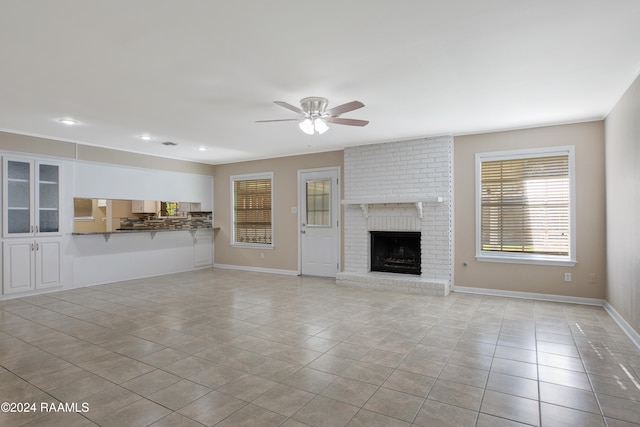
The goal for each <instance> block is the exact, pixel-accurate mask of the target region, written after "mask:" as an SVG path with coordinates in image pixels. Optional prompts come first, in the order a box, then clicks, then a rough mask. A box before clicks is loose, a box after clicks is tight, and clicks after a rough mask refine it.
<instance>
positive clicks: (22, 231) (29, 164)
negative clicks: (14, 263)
mask: <svg viewBox="0 0 640 427" xmlns="http://www.w3.org/2000/svg"><path fill="white" fill-rule="evenodd" d="M2 170H3V192H2V197H3V207H4V215H3V216H2V222H3V224H2V225H3V233H4V237H25V236H47V235H51V236H53V235H58V234H60V165H58V164H55V163H51V162H45V161H38V160H29V159H21V158H13V157H4V158H3V168H2Z"/></svg>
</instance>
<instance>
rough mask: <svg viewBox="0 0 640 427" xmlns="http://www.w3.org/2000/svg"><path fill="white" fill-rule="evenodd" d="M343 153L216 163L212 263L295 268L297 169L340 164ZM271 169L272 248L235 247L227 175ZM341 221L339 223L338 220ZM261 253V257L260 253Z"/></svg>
mask: <svg viewBox="0 0 640 427" xmlns="http://www.w3.org/2000/svg"><path fill="white" fill-rule="evenodd" d="M343 158H344V156H343V152H342V151H331V152H327V153H318V154H308V155H301V156H291V157H281V158H277V159H267V160H258V161H252V162H242V163H232V164H226V165H218V166H216V175H215V182H214V191H213V194H214V201H213V206H214V226H215V227H220V230H219V231H217V232H216V235H215V254H216V259H215V262H216V264H224V265H234V266H243V267H253V268H259V269H274V270H289V271H297V270H298V215H297V214H293V213H291V208H292V207H297V206H298V183H297V180H298V175H297V174H298V170H300V169H313V168H321V167H329V166H339V167H341V168H342V166H343ZM260 172H273V174H274V175H273V209H274V236H273V241H274V247H273V249H264V248H239V247H232V246H231V244H230V242H231V208H230V205H231V181H230V179H231V176H232V175H240V174H248V173H260ZM341 223H342V222H341ZM261 253H264V258H260V254H261Z"/></svg>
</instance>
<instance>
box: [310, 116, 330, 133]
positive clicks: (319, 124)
mask: <svg viewBox="0 0 640 427" xmlns="http://www.w3.org/2000/svg"><path fill="white" fill-rule="evenodd" d="M313 127H314V128H315V130H316V132H318V133H319V134H320V135H322V134H323V133H325V132H326V131H328V130H329V126H327V124H326V123H325V122H324V120H322V119H321V118H319V117H318V118H317V119H315V120H314V121H313Z"/></svg>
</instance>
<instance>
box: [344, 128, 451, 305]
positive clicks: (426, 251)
mask: <svg viewBox="0 0 640 427" xmlns="http://www.w3.org/2000/svg"><path fill="white" fill-rule="evenodd" d="M452 150H453V138H452V137H450V136H445V137H438V138H425V139H418V140H411V141H399V142H389V143H383V144H374V145H366V146H358V147H350V148H347V149H345V154H344V156H345V158H344V200H343V201H342V203H343V205H344V271H342V272H340V273H338V275H337V278H336V283H337V284H339V285H345V286H360V287H369V288H377V289H389V290H396V291H403V292H411V293H420V294H428V295H443V296H444V295H447V294H448V293H449V292H450V289H451V274H452V229H451V225H452V221H453V207H452V199H451V195H452V190H453V188H452V186H453V183H452V169H453V152H452ZM372 232H374V235H375V234H376V233H375V232H385V233H390V234H387V235H393V234H394V233H396V234H397V233H413V235H416V234H417V235H419V242H420V244H419V245H420V247H419V251H418V253H419V257H420V262H419V266H420V267H419V270H418V272H417V273H416V272H415V271H414V272H413V273H411V274H404V273H406V272H404V271H400V270H402V269H401V268H400V269H398V270H396V271H389V270H393V268H391V269H390V268H383V269H382V270H385V271H379V270H381V269H380V268H377V267H376V266H375V265H373V266H372V263H373V264H375V260H372V256H373V257H375V254H373V253H372V234H371V233H372ZM383 235H384V234H383ZM406 250H407V249H406V248H403V249H402V251H403V252H404V251H406ZM387 258H390V259H391V261H388V262H387V264H389V265H392V264H394V262H395V263H396V264H398V265H400V264H402V263H403V262H405V261H393V259H392V258H393V257H391V256H387ZM376 270H378V271H376Z"/></svg>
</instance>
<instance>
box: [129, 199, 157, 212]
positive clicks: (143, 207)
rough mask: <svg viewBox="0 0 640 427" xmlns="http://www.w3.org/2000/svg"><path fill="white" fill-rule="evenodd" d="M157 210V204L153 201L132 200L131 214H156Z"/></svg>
mask: <svg viewBox="0 0 640 427" xmlns="http://www.w3.org/2000/svg"><path fill="white" fill-rule="evenodd" d="M158 210H159V207H158V203H157V202H156V201H155V200H132V201H131V212H132V213H153V214H157V213H158Z"/></svg>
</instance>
